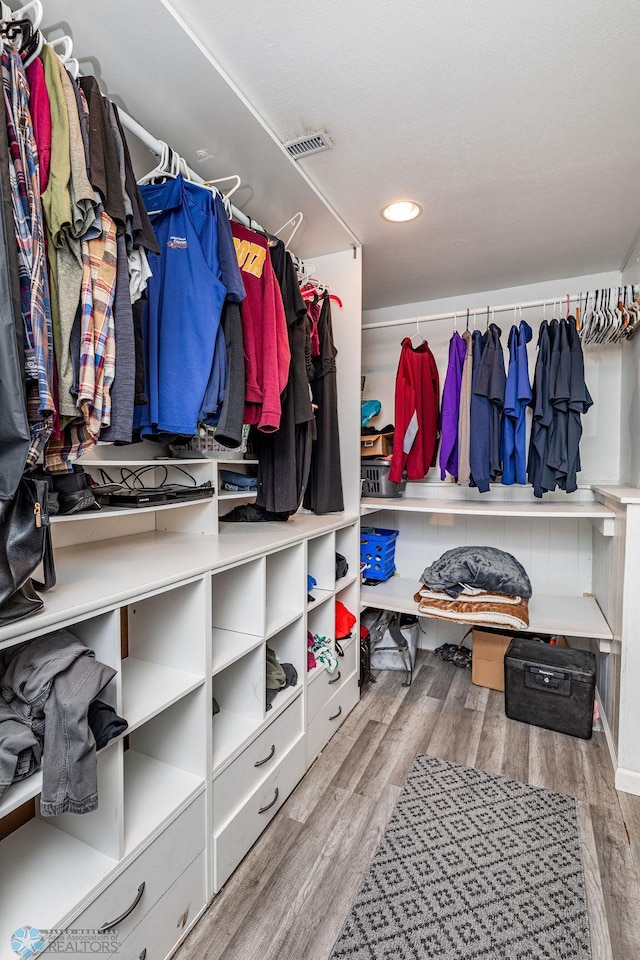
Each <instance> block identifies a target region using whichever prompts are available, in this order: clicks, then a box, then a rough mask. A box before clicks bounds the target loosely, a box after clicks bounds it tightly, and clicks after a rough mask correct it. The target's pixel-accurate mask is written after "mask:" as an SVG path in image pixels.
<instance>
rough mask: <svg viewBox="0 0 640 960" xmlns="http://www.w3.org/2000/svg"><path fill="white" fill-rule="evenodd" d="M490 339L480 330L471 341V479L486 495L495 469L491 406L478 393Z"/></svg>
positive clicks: (471, 483) (472, 484)
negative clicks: (492, 468)
mask: <svg viewBox="0 0 640 960" xmlns="http://www.w3.org/2000/svg"><path fill="white" fill-rule="evenodd" d="M488 338H489V333H488V331H487V333H485V334H482V333H480V331H479V330H474V331H473V336H472V338H471V350H472V354H471V356H472V368H471V369H472V373H471V414H470V417H471V423H470V434H471V437H470V444H469V463H470V465H471V480H470V481H469V485H470V486H475V487H477V488H478V490H479V491H480V493H486V492H487V491H488V490H489V473H490V468H491V403H490V401H489V399H488V398H487V397H486V396H484V395H483V394H480V393H476V387H477V384H478V375H479V373H480V364H481V361H482V354H483V352H484V348H485V344H486V341H487V340H488Z"/></svg>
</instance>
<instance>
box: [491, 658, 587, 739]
mask: <svg viewBox="0 0 640 960" xmlns="http://www.w3.org/2000/svg"><path fill="white" fill-rule="evenodd" d="M595 689H596V658H595V655H594V654H593V653H589V652H588V651H587V650H570V649H568V648H566V647H556V646H551V645H549V644H546V643H540V642H539V641H538V640H528V639H514V640H512V641H511V643H510V644H509V647H508V648H507V652H506V653H505V655H504V697H505V712H506V714H507V716H508V717H510V718H511V719H512V720H522V721H523V723H532V724H535V726H537V727H546V728H547V730H557V731H559V732H560V733H568V734H570V735H571V736H572V737H582V739H583V740H588V739H589V738H590V737H591V733H592V729H593V700H594V697H595Z"/></svg>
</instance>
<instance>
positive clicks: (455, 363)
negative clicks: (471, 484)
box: [440, 332, 467, 480]
mask: <svg viewBox="0 0 640 960" xmlns="http://www.w3.org/2000/svg"><path fill="white" fill-rule="evenodd" d="M466 354H467V345H466V343H465V342H464V340H463V339H462V337H461V336H460V334H459V333H457V332H456V333H454V334H453V336H452V337H451V340H450V341H449V363H448V365H447V375H446V377H445V381H444V390H443V391H442V414H441V420H442V439H441V442H440V479H441V480H444V478H445V474H446V473H450V474H451V476H452V477H457V476H458V414H459V412H460V387H461V385H462V365H463V363H464V358H465V356H466Z"/></svg>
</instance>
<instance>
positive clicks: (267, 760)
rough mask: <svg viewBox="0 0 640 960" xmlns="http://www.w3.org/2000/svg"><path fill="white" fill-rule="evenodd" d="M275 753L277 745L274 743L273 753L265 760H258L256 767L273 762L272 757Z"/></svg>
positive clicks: (272, 746) (272, 745)
mask: <svg viewBox="0 0 640 960" xmlns="http://www.w3.org/2000/svg"><path fill="white" fill-rule="evenodd" d="M275 752H276V745H275V743H272V744H271V753H270V754H269V756H268V757H265V758H264V760H256V762H255V763H254V767H261V766H262V765H263V764H264V763H269V760H271V757H272V756H273V755H274V753H275Z"/></svg>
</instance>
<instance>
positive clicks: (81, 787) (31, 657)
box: [0, 630, 116, 817]
mask: <svg viewBox="0 0 640 960" xmlns="http://www.w3.org/2000/svg"><path fill="white" fill-rule="evenodd" d="M115 673H116V671H115V670H114V669H113V668H112V667H108V666H106V665H105V664H104V663H99V662H98V661H97V660H96V659H95V654H94V652H93V651H92V650H89V649H88V648H87V647H86V646H85V645H84V644H83V643H82V642H81V641H80V640H78V639H77V638H76V637H75V636H74V635H73V634H72V633H71V632H70V631H69V630H58V631H56V632H55V633H51V634H48V635H47V636H45V637H37V638H36V639H34V640H29V641H28V642H27V643H24V644H21V645H20V646H19V647H17V648H12V649H10V650H7V651H5V652H4V653H3V654H1V655H0V698H1V699H0V704H1V705H2V708H3V710H2V712H1V713H0V718H2V717H5V718H6V714H7V710H8V711H10V712H12V713H13V714H14V716H15V722H16V723H17V724H21V725H23V726H24V727H26V728H27V730H25V733H24V734H23V736H22V738H16V742H17V743H20V744H21V745H22V746H23V747H24V745H25V744H26V745H27V747H29V746H33V744H32V741H30V740H29V738H28V736H27V732H28V730H30V731H31V734H32V736H33V738H35V740H36V741H37V744H40V745H41V746H42V796H41V801H40V811H41V813H42V815H43V816H45V817H51V816H55V815H57V814H60V813H89V812H90V811H91V810H95V809H96V807H97V806H98V787H97V763H96V751H95V740H94V737H93V734H92V733H91V730H90V728H89V722H88V718H87V714H88V710H89V704H90V703H91V701H92V700H94V699H95V698H96V697H97V696H98V694H99V693H100V691H101V690H102V689H103V687H105V686H106V685H107V683H109V681H110V680H111V679H112V678H113V677H114V676H115ZM5 722H6V720H5ZM6 729H7V730H8V729H9V728H6ZM12 729H13V730H14V733H15V728H12ZM0 732H2V726H1V725H0ZM45 733H46V736H45ZM11 763H13V766H14V772H15V773H16V774H18V778H19V776H20V775H25V773H24V770H25V768H26V771H27V773H28V772H32V771H31V763H30V760H29V757H28V754H25V753H24V752H21V754H20V756H19V758H18V760H17V761H16V760H15V759H14V760H13V761H12V760H11V758H10V754H8V752H7V751H6V750H5V751H0V794H1V793H2V791H3V789H6V786H8V783H7V782H6V781H7V776H8V772H10V767H11ZM25 765H26V767H25ZM9 782H11V781H9Z"/></svg>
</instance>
